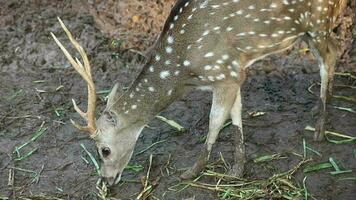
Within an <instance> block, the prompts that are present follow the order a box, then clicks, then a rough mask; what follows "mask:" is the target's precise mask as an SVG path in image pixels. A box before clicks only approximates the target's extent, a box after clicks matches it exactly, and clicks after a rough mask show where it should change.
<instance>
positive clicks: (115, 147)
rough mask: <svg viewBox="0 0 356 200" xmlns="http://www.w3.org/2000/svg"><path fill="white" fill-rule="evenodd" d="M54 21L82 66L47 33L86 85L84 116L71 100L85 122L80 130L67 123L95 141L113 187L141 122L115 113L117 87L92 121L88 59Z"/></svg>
mask: <svg viewBox="0 0 356 200" xmlns="http://www.w3.org/2000/svg"><path fill="white" fill-rule="evenodd" d="M58 20H59V22H60V24H61V26H62V28H63V30H64V31H65V33H66V35H67V37H68V38H69V40H70V42H71V43H72V44H73V46H74V47H75V48H76V49H77V51H78V52H79V54H80V55H81V57H82V60H83V64H82V63H81V62H80V61H79V59H77V58H75V59H74V58H73V57H72V56H71V55H70V54H69V53H68V51H67V50H66V48H65V47H64V46H63V45H62V44H61V42H59V40H58V39H57V38H56V36H55V35H54V34H53V33H51V35H52V37H53V39H54V40H55V42H56V43H57V45H58V46H59V47H60V48H61V50H62V51H63V53H64V54H65V56H66V57H67V59H68V60H69V62H70V63H71V64H72V66H73V67H74V69H75V70H76V71H77V72H78V73H79V74H80V75H81V77H82V78H83V79H84V80H85V81H86V83H87V85H88V108H87V112H83V111H82V110H81V109H80V108H79V107H78V106H77V104H76V102H75V101H74V100H72V102H73V106H74V109H75V110H76V111H77V112H78V113H79V115H80V116H82V118H84V119H85V120H86V121H87V125H86V126H81V125H79V124H77V123H76V122H74V121H73V120H71V122H72V124H73V125H74V126H75V127H76V128H78V129H79V130H81V131H85V132H88V133H89V136H90V137H91V138H92V139H93V140H95V143H96V146H97V150H98V154H99V157H100V160H101V176H102V177H103V178H104V179H106V181H107V183H109V184H110V185H113V184H115V183H117V182H118V181H119V180H120V178H121V174H122V172H123V170H124V168H125V167H126V165H127V164H128V162H129V160H130V158H131V156H132V152H133V150H134V146H135V143H136V141H137V138H138V136H139V134H140V133H141V131H142V129H143V127H144V126H145V122H143V121H141V120H134V121H133V120H132V119H130V120H129V119H128V118H127V117H125V116H123V115H120V114H119V113H118V112H117V111H116V110H115V108H114V106H113V105H115V103H117V94H116V93H117V92H116V91H117V88H118V85H117V84H116V85H115V86H114V87H113V89H112V91H111V93H110V94H109V97H108V102H107V107H106V109H105V110H104V112H103V114H102V115H101V116H100V117H99V119H98V120H96V119H95V106H96V98H97V97H96V91H95V85H94V82H93V79H92V76H91V67H90V64H89V60H88V57H87V55H86V53H85V51H84V49H83V48H82V47H81V46H80V44H79V43H78V42H77V41H76V40H75V39H74V38H73V36H72V34H71V33H70V32H69V30H68V29H67V28H66V26H65V25H64V23H63V22H62V21H61V19H59V18H58Z"/></svg>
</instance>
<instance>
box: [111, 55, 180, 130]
mask: <svg viewBox="0 0 356 200" xmlns="http://www.w3.org/2000/svg"><path fill="white" fill-rule="evenodd" d="M160 55H161V54H160V53H159V52H156V53H155V54H154V55H153V56H152V57H151V59H150V60H149V62H148V63H147V64H146V65H145V66H144V68H143V70H142V71H141V73H140V74H139V76H138V77H137V78H136V80H135V81H134V82H133V84H132V85H131V87H130V88H129V89H128V90H127V91H126V92H125V93H124V94H123V95H122V96H121V97H119V98H118V100H117V102H116V103H115V105H113V106H112V109H111V110H114V111H115V112H116V113H118V114H119V115H121V116H123V117H124V118H125V119H127V121H130V122H142V123H143V124H147V123H148V122H149V121H150V120H151V119H152V118H153V117H155V116H156V115H157V114H158V113H159V112H161V111H162V110H164V109H165V108H166V107H168V106H169V105H170V104H171V103H173V101H174V100H175V99H177V98H178V97H179V96H181V94H182V93H183V90H182V88H183V87H182V86H180V85H178V84H179V83H182V81H181V79H182V78H183V77H184V76H183V74H184V72H182V71H180V70H178V69H176V70H175V68H174V67H172V65H173V64H174V63H176V62H177V61H176V60H174V59H173V58H174V56H172V57H171V58H169V57H168V58H167V57H166V58H165V59H162V58H161V57H160Z"/></svg>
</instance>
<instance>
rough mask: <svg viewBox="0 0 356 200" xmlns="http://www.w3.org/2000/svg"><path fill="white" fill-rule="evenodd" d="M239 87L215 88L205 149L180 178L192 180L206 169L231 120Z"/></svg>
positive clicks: (232, 85)
mask: <svg viewBox="0 0 356 200" xmlns="http://www.w3.org/2000/svg"><path fill="white" fill-rule="evenodd" d="M236 91H237V87H236V85H234V84H231V85H219V86H214V87H213V102H212V105H211V111H210V116H209V118H210V119H209V133H208V136H207V138H206V141H205V144H204V148H203V151H202V153H201V154H200V156H199V158H198V160H197V161H196V162H195V164H194V165H193V167H191V168H190V169H188V170H187V171H185V172H184V173H183V174H182V175H181V176H180V177H181V178H182V179H190V178H193V177H195V176H197V175H198V174H199V173H200V172H201V171H202V170H203V169H204V167H205V164H206V162H207V161H208V160H209V156H210V152H211V150H212V147H213V145H214V143H215V141H216V139H217V137H218V135H219V132H220V129H221V128H222V127H223V125H224V123H225V121H226V120H227V119H228V118H229V115H230V111H231V108H232V105H233V103H234V100H235V94H236Z"/></svg>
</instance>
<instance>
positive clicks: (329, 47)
mask: <svg viewBox="0 0 356 200" xmlns="http://www.w3.org/2000/svg"><path fill="white" fill-rule="evenodd" d="M316 48H317V49H318V54H317V57H318V60H319V66H320V77H321V87H320V101H319V117H318V119H317V122H316V125H315V133H314V140H315V141H321V140H323V139H324V134H325V122H326V119H327V111H326V105H327V103H328V101H329V100H331V97H332V87H333V77H334V70H335V69H334V68H335V61H336V47H335V45H334V43H333V42H332V41H329V42H326V41H325V43H320V44H319V45H317V46H316Z"/></svg>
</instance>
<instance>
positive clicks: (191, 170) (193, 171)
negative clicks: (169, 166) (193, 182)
mask: <svg viewBox="0 0 356 200" xmlns="http://www.w3.org/2000/svg"><path fill="white" fill-rule="evenodd" d="M198 173H199V172H197V170H196V169H194V167H192V168H189V169H188V170H187V171H185V172H183V174H181V175H180V178H181V179H183V180H187V179H192V178H195V177H196V176H198Z"/></svg>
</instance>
